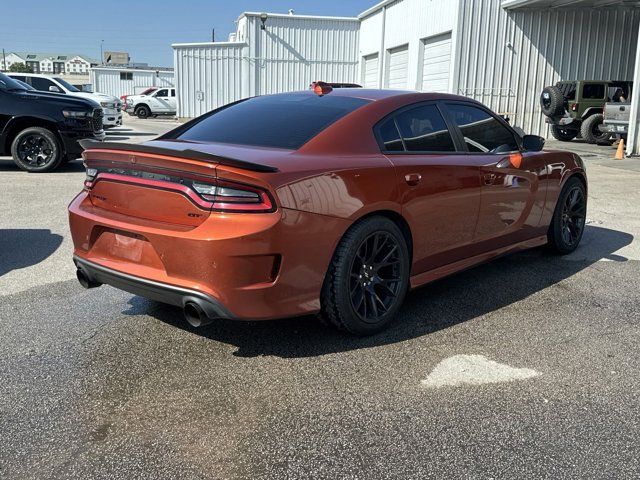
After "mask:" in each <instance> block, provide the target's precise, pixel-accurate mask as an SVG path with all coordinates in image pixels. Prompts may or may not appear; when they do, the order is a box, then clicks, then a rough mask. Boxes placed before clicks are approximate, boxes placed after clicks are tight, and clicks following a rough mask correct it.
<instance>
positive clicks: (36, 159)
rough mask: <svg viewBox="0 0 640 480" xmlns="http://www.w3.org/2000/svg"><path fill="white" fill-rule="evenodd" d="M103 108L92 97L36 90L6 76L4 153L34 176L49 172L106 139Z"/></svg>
mask: <svg viewBox="0 0 640 480" xmlns="http://www.w3.org/2000/svg"><path fill="white" fill-rule="evenodd" d="M104 137H105V134H104V130H103V128H102V108H101V107H100V105H99V104H98V103H97V102H94V101H93V100H90V99H87V98H77V97H72V96H68V95H61V94H59V93H49V92H41V91H37V90H34V89H33V88H32V87H29V86H24V85H22V84H21V82H18V81H17V80H14V79H12V78H10V77H8V76H7V75H4V74H2V73H0V155H6V154H10V155H11V156H12V157H13V161H14V162H15V164H16V165H17V166H18V167H20V168H21V169H23V170H26V171H28V172H49V171H51V170H54V169H55V168H57V167H58V166H60V165H61V164H62V163H64V162H65V161H68V160H74V159H76V158H78V157H79V156H80V154H81V153H82V147H81V146H80V144H79V143H78V141H79V140H84V139H92V140H103V139H104Z"/></svg>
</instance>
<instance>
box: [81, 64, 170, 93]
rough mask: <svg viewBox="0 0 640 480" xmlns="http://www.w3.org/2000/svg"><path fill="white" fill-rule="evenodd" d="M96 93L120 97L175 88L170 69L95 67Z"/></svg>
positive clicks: (94, 87)
mask: <svg viewBox="0 0 640 480" xmlns="http://www.w3.org/2000/svg"><path fill="white" fill-rule="evenodd" d="M91 83H92V85H93V91H94V92H100V93H106V94H108V95H114V96H116V97H120V96H122V95H133V94H137V93H140V92H142V91H143V90H145V89H146V88H148V87H173V86H175V83H174V74H173V70H170V69H161V68H158V69H153V68H150V69H140V68H124V67H94V68H92V69H91Z"/></svg>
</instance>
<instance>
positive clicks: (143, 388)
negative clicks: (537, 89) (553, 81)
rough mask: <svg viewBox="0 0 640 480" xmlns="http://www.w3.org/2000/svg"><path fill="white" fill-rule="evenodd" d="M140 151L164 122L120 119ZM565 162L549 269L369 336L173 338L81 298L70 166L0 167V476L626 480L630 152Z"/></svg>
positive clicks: (631, 324) (126, 309)
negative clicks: (572, 193) (584, 222)
mask: <svg viewBox="0 0 640 480" xmlns="http://www.w3.org/2000/svg"><path fill="white" fill-rule="evenodd" d="M125 122H126V123H125V126H124V127H122V128H121V129H116V130H113V131H110V133H109V139H111V140H117V141H143V140H146V139H149V138H152V137H153V136H154V135H157V134H159V133H161V132H163V131H166V130H168V129H170V128H172V127H173V126H174V125H175V123H173V122H171V121H169V120H162V119H160V120H158V119H150V120H145V121H140V120H137V119H131V118H125ZM566 147H570V148H572V149H574V150H575V151H577V152H578V153H580V154H581V155H583V158H584V159H585V161H586V163H587V168H588V171H587V173H588V176H589V181H590V190H589V202H590V203H589V210H588V215H587V216H588V222H589V224H588V227H587V229H586V231H585V236H584V239H583V242H582V244H581V247H580V248H579V249H578V250H577V251H576V252H574V253H573V254H571V255H569V256H566V257H554V256H550V255H548V254H547V253H546V252H545V250H544V249H536V250H532V251H528V252H525V253H521V254H517V255H513V256H509V257H505V258H502V259H499V260H497V261H494V262H491V263H489V264H486V265H483V266H480V267H477V268H474V269H472V270H469V271H466V272H463V273H460V274H458V275H455V276H453V277H450V278H447V279H444V280H441V281H439V282H436V283H433V284H431V285H429V286H426V287H424V288H421V289H418V290H416V291H414V292H412V293H411V294H410V295H409V298H408V300H407V302H406V304H405V306H404V307H403V309H402V311H401V314H400V318H399V319H398V321H397V322H396V323H395V324H394V325H393V326H392V327H391V328H390V329H389V330H388V331H386V332H384V333H381V334H379V335H376V336H374V337H370V338H365V339H360V338H353V337H348V336H345V335H342V334H339V333H336V332H334V331H332V330H330V329H326V328H324V327H322V326H321V325H319V324H318V323H317V322H316V321H315V319H313V318H294V319H287V320H279V321H270V322H261V323H244V322H226V321H225V322H219V323H216V324H213V325H210V326H207V327H204V328H200V329H192V328H191V327H189V326H188V325H187V324H186V322H185V321H184V320H183V318H182V313H181V311H180V310H179V309H176V308H172V307H168V306H164V305H161V304H159V303H155V302H151V301H148V300H145V299H143V298H140V297H135V296H132V295H130V294H127V293H125V292H121V291H118V290H115V289H113V288H111V287H108V286H104V287H101V288H97V289H93V290H83V289H82V288H81V287H80V285H79V284H78V283H77V281H76V280H75V268H74V266H73V264H72V261H71V252H72V245H71V241H70V237H69V233H68V226H67V217H66V205H67V204H68V203H69V201H70V200H71V199H72V198H73V197H74V196H75V194H76V193H77V192H78V191H79V190H80V189H81V185H82V180H83V178H84V169H83V167H82V163H81V162H73V163H71V164H68V165H67V166H66V167H65V168H63V169H62V170H60V171H58V172H54V173H50V174H42V175H35V174H27V173H24V172H19V171H18V170H17V169H16V168H15V167H14V166H13V164H12V163H11V162H10V160H0V178H2V185H3V192H2V196H0V212H1V215H0V338H1V339H2V341H0V477H2V478H53V477H55V478H106V477H108V478H123V479H130V478H143V477H144V478H149V477H150V478H169V477H177V478H250V479H257V478H354V479H355V478H363V479H369V478H522V477H534V478H535V477H545V478H633V477H636V478H637V477H638V476H639V475H640V439H639V435H638V432H639V431H640V360H639V358H640V357H639V355H638V352H639V351H640V295H639V294H638V292H639V291H640V275H639V273H638V272H639V270H638V268H639V260H640V247H639V243H638V241H637V236H638V235H640V208H638V203H639V202H640V194H638V184H639V183H640V160H639V159H628V160H622V161H615V160H612V159H611V158H612V157H613V153H614V151H613V150H612V149H611V148H610V147H594V146H588V145H584V144H580V143H577V142H575V143H571V144H559V143H556V142H548V148H566Z"/></svg>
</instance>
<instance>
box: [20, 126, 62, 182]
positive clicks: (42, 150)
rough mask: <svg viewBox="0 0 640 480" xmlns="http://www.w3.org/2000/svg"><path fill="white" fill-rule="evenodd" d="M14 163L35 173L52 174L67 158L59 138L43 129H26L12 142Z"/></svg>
mask: <svg viewBox="0 0 640 480" xmlns="http://www.w3.org/2000/svg"><path fill="white" fill-rule="evenodd" d="M11 155H12V156H13V161H14V163H15V164H16V165H17V166H18V167H20V168H21V169H22V170H25V171H27V172H33V173H41V172H50V171H51V170H55V169H56V168H58V166H59V165H60V163H62V161H63V160H64V158H65V155H64V153H63V151H62V145H61V144H60V141H59V140H58V137H57V136H56V134H55V133H53V132H52V131H51V130H49V129H47V128H43V127H30V128H25V129H24V130H22V131H21V132H19V133H18V135H16V137H15V138H14V139H13V142H11Z"/></svg>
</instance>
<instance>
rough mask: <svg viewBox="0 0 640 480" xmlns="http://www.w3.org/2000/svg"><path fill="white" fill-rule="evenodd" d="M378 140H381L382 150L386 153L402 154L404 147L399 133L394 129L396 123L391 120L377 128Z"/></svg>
mask: <svg viewBox="0 0 640 480" xmlns="http://www.w3.org/2000/svg"><path fill="white" fill-rule="evenodd" d="M378 131H379V133H380V139H381V140H382V145H383V149H384V150H385V151H387V152H402V151H404V145H402V140H401V139H400V133H398V129H397V128H396V122H395V121H394V120H393V118H390V119H388V120H387V121H386V122H384V123H383V124H382V125H380V128H379V130H378Z"/></svg>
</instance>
